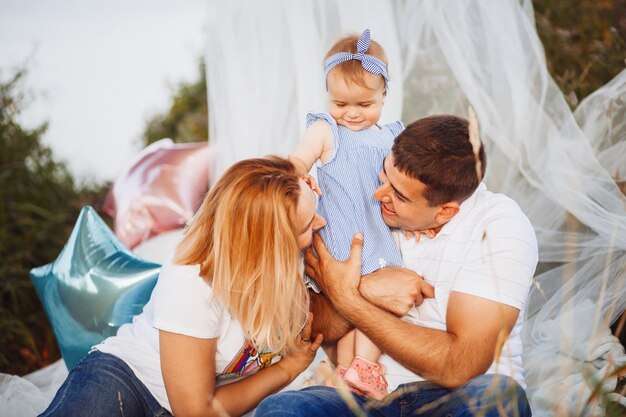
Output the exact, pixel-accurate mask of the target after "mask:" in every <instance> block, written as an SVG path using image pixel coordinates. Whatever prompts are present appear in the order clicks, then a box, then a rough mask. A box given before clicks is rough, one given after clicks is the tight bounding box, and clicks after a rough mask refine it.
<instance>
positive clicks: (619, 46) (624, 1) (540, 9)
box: [533, 0, 626, 108]
mask: <svg viewBox="0 0 626 417" xmlns="http://www.w3.org/2000/svg"><path fill="white" fill-rule="evenodd" d="M533 5H534V8H535V20H536V22H537V32H538V34H539V37H540V38H541V42H542V43H543V46H544V49H545V53H546V57H547V60H548V69H549V70H550V73H551V74H552V76H553V77H554V79H555V81H556V82H557V84H558V85H559V87H560V88H561V91H563V94H564V95H565V97H566V99H567V101H568V102H569V104H570V106H572V108H574V107H576V106H577V105H578V103H579V102H580V101H581V100H582V99H583V98H585V97H586V96H588V95H589V94H591V93H592V92H594V91H595V90H597V89H598V88H599V87H602V86H603V85H604V84H606V83H607V82H608V81H609V80H610V79H611V78H613V77H615V76H616V75H617V74H618V73H619V72H620V71H621V70H623V69H624V67H625V65H624V64H625V62H624V59H625V58H626V0H577V1H563V0H533Z"/></svg>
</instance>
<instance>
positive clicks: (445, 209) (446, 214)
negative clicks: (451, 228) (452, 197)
mask: <svg viewBox="0 0 626 417" xmlns="http://www.w3.org/2000/svg"><path fill="white" fill-rule="evenodd" d="M460 208H461V206H460V205H459V203H457V202H454V201H450V202H449V203H444V204H442V205H441V206H440V207H439V211H438V212H437V222H438V223H439V224H445V223H448V222H449V221H450V219H451V218H453V217H454V216H456V214H457V213H458V212H459V209H460Z"/></svg>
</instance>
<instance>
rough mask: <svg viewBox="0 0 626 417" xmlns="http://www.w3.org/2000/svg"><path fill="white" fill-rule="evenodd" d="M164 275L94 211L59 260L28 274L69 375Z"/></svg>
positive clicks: (86, 213)
mask: <svg viewBox="0 0 626 417" xmlns="http://www.w3.org/2000/svg"><path fill="white" fill-rule="evenodd" d="M160 269H161V266H160V265H158V264H155V263H151V262H145V261H142V260H141V259H138V258H137V257H135V256H134V255H133V253H132V252H131V251H130V250H129V249H128V248H127V247H126V246H124V245H123V244H122V243H121V242H120V241H119V240H117V238H116V237H115V235H114V234H113V232H112V231H111V229H109V227H108V226H107V225H106V224H105V223H104V221H102V219H101V218H100V217H99V216H98V214H97V213H96V212H95V210H94V209H93V208H91V207H84V208H83V209H82V211H81V212H80V215H79V216H78V220H77V221H76V225H75V226H74V230H72V234H71V235H70V237H69V240H68V241H67V243H66V244H65V247H64V248H63V250H62V251H61V253H60V254H59V257H58V258H57V259H56V260H55V261H54V262H52V263H50V264H48V265H44V266H41V267H38V268H34V269H32V270H31V271H30V278H31V280H32V281H33V283H34V284H35V289H36V291H37V295H38V296H39V299H40V300H41V303H42V304H43V306H44V309H45V311H46V314H47V315H48V319H49V320H50V323H51V324H52V329H53V331H54V335H55V337H56V340H57V342H58V344H59V348H60V349H61V355H63V359H64V360H65V364H66V365H67V368H68V369H70V370H71V369H72V368H73V367H74V365H76V364H77V363H78V362H79V361H80V360H81V359H82V358H83V357H84V356H85V355H86V354H87V352H89V349H90V348H91V346H93V345H95V344H98V343H100V342H101V341H102V340H104V339H105V338H106V337H108V336H112V335H114V334H115V333H116V332H117V329H118V328H119V327H120V326H121V325H122V324H124V323H128V322H130V321H131V320H132V318H133V316H135V315H136V314H138V313H140V312H141V310H142V309H143V306H144V305H145V304H146V303H147V302H148V299H149V298H150V294H151V293H152V290H153V288H154V285H155V284H156V280H157V277H158V275H159V272H160Z"/></svg>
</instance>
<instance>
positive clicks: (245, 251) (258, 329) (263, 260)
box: [175, 157, 309, 353]
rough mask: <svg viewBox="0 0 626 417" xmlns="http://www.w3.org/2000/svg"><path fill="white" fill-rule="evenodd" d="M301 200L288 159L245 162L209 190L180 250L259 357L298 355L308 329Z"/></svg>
mask: <svg viewBox="0 0 626 417" xmlns="http://www.w3.org/2000/svg"><path fill="white" fill-rule="evenodd" d="M299 197H300V183H299V176H298V174H297V172H296V168H295V166H294V165H293V164H292V163H291V162H290V161H288V160H287V159H284V158H280V157H267V158H256V159H248V160H244V161H240V162H238V163H236V164H234V165H233V166H232V167H231V168H230V169H228V170H227V171H226V172H225V173H224V175H223V176H222V177H221V178H220V179H219V181H217V183H216V184H215V186H214V187H213V188H212V189H211V190H210V192H209V193H208V195H207V196H206V197H205V199H204V202H203V203H202V205H201V206H200V209H199V210H198V212H197V214H196V215H195V216H194V218H193V219H192V220H191V221H190V222H189V224H188V226H187V228H186V230H185V233H184V237H183V240H182V242H181V243H180V244H179V246H178V248H177V252H176V257H175V262H176V263H178V264H182V265H194V264H199V265H200V275H201V276H202V277H203V278H204V279H205V280H206V281H207V283H209V284H210V285H211V287H212V289H213V294H214V295H215V297H216V299H217V300H219V301H220V302H222V303H223V304H224V306H225V307H226V308H228V310H229V311H230V312H231V313H232V314H233V316H234V317H236V318H237V319H238V320H239V322H240V323H241V326H242V328H243V330H244V332H245V333H246V335H247V337H249V339H250V340H251V341H252V342H253V343H254V344H255V346H256V347H257V349H266V348H268V349H271V350H272V351H274V352H281V353H289V352H290V351H293V349H294V348H295V340H296V336H297V335H298V333H299V332H300V331H301V329H302V327H303V326H304V323H305V321H306V317H307V312H308V310H309V296H308V292H307V290H306V288H305V285H304V281H303V278H302V276H301V273H300V271H299V262H300V261H301V252H300V249H299V247H298V243H297V236H298V224H297V208H298V200H299Z"/></svg>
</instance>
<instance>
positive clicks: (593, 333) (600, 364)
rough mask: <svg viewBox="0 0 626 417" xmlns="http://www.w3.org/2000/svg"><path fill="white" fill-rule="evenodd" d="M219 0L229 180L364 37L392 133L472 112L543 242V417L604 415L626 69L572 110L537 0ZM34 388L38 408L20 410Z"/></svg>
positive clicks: (620, 230)
mask: <svg viewBox="0 0 626 417" xmlns="http://www.w3.org/2000/svg"><path fill="white" fill-rule="evenodd" d="M208 2H209V8H208V11H209V15H208V25H207V29H208V39H207V56H206V61H207V76H208V90H209V108H210V114H209V116H210V128H211V132H210V137H211V141H212V142H213V143H215V144H216V145H217V153H218V157H217V172H216V173H217V174H218V175H219V174H220V173H221V172H223V171H224V169H225V168H227V167H228V166H230V165H231V164H232V163H233V162H235V161H237V160H240V159H243V158H247V157H253V156H260V155H264V154H269V153H274V154H282V155H287V154H288V153H289V151H290V150H291V149H292V148H293V147H294V146H295V145H296V143H297V142H298V139H299V138H300V136H301V135H302V133H303V130H304V118H305V115H306V113H307V112H308V111H311V110H318V111H319V110H324V109H325V88H324V80H323V77H322V74H323V71H322V69H323V68H322V62H323V57H324V53H325V52H326V50H327V49H328V48H329V47H330V45H331V44H332V43H333V42H334V41H335V40H336V39H337V38H338V37H340V36H343V35H345V34H347V33H357V34H358V33H360V32H361V31H362V30H363V29H364V28H366V27H369V28H370V29H371V31H372V38H373V39H375V40H377V41H379V42H380V43H381V44H382V45H383V46H384V47H385V49H386V51H387V54H388V58H389V62H390V68H389V69H390V78H391V80H390V84H389V92H388V96H387V98H386V102H385V108H384V113H383V117H382V122H389V121H393V120H397V119H401V120H403V121H404V122H405V123H408V122H411V121H413V120H415V119H417V118H419V117H422V116H426V115H429V114H435V113H452V114H457V115H460V116H466V115H467V107H468V105H471V106H473V108H474V109H475V110H476V113H477V115H478V119H479V122H480V126H481V134H482V137H483V140H484V143H485V147H486V149H487V152H488V158H489V159H488V164H487V176H486V178H485V181H486V182H487V184H488V186H489V188H490V189H491V190H494V191H499V192H503V193H506V194H508V195H509V196H511V197H512V198H514V199H515V200H516V201H517V202H518V203H519V204H520V206H521V207H522V209H523V210H524V211H525V212H526V214H527V215H528V216H529V218H530V219H531V221H532V223H533V225H534V227H535V230H536V232H537V237H538V241H539V245H540V253H539V255H540V265H539V268H538V271H537V274H536V285H535V287H534V288H533V289H532V291H531V296H530V300H529V305H528V311H527V317H526V328H525V333H524V349H525V356H524V360H525V369H526V380H527V383H528V395H529V398H530V401H531V407H532V409H533V415H535V416H538V417H543V416H546V417H547V416H554V415H559V416H570V415H572V416H573V415H576V416H578V415H581V416H596V415H603V408H602V404H603V399H604V397H598V398H594V399H592V400H591V401H590V402H589V403H587V400H588V399H589V398H590V396H591V390H592V388H593V387H594V386H595V384H596V383H597V382H599V381H602V386H603V387H604V389H605V390H606V391H611V390H612V389H614V387H615V377H614V376H611V374H612V372H613V371H614V370H615V369H618V368H620V367H623V366H625V365H626V356H625V355H624V349H623V347H622V346H621V345H620V344H619V343H618V341H617V339H616V338H615V337H613V336H612V335H611V334H610V330H609V324H610V323H612V322H614V321H615V320H616V319H617V318H618V316H619V315H620V314H621V312H623V311H624V309H625V308H626V284H625V282H624V281H625V280H626V276H625V275H626V269H625V268H626V267H625V265H626V205H625V201H624V196H623V195H622V194H621V192H620V190H619V189H618V186H617V184H616V182H617V180H616V179H620V178H621V179H624V178H626V163H625V160H626V140H625V138H626V126H625V125H626V104H625V102H626V71H625V72H622V73H621V74H619V75H618V76H617V77H616V78H615V79H614V80H613V81H611V82H610V83H608V84H607V85H606V86H604V87H603V88H601V89H600V90H598V91H597V92H596V93H594V94H593V95H591V96H590V97H588V98H587V99H586V100H584V101H583V102H582V103H581V104H580V105H579V106H578V108H577V109H576V111H575V112H574V113H572V112H571V111H570V109H569V107H568V105H567V103H566V102H565V100H564V99H563V96H562V94H561V92H560V91H559V89H558V87H557V86H556V84H555V83H554V81H553V80H552V78H551V77H550V76H549V74H548V71H547V68H546V62H545V57H544V52H543V48H542V46H541V43H540V40H539V38H538V37H537V34H536V30H535V25H534V20H533V11H532V4H531V2H530V0H498V1H495V0H494V1H484V0H483V1H479V0H438V1H432V0H404V1H402V0H396V1H390V0H322V1H320V0H301V1H290V0H266V1H263V2H256V1H243V0H229V1H223V0H208ZM53 374H54V372H51V373H48V374H47V375H48V376H47V377H46V378H48V380H47V381H43V382H41V381H40V382H39V384H40V386H47V387H48V388H47V390H45V392H44V391H42V390H41V389H40V388H38V387H37V386H34V387H35V388H34V389H32V390H30V391H28V388H29V386H28V383H30V382H29V381H28V379H23V378H17V377H12V376H8V375H0V404H2V409H3V412H5V413H8V414H7V415H16V416H27V415H35V414H36V412H30V413H29V412H22V411H21V409H23V408H24V407H26V405H27V404H45V403H46V402H49V401H50V398H51V396H50V395H49V391H51V390H55V389H56V388H55V387H58V385H59V384H60V381H59V378H56V379H54V378H53V376H52V375H53ZM46 378H44V379H46ZM61 379H62V378H61ZM45 382H47V383H48V384H47V385H46V383H45ZM22 388H23V389H22ZM30 388H33V387H30ZM293 388H297V387H293ZM27 391H28V393H32V394H33V396H31V397H30V400H24V401H21V400H20V402H19V403H18V402H16V401H14V400H12V398H13V397H12V396H13V395H14V393H16V392H22V394H21V395H23V396H24V395H27V394H26V392H27ZM613 397H614V399H616V400H619V401H622V402H623V403H625V404H626V402H625V401H624V398H623V397H622V398H617V397H615V396H613ZM20 398H26V397H20ZM11 401H12V402H11ZM11 404H13V406H14V407H15V406H16V405H17V408H10V407H8V408H7V407H5V405H9V406H10V405H11ZM36 409H38V410H40V409H41V405H40V406H39V408H36Z"/></svg>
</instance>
